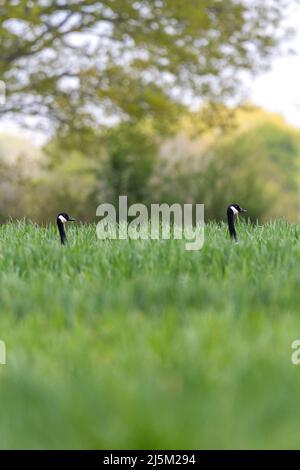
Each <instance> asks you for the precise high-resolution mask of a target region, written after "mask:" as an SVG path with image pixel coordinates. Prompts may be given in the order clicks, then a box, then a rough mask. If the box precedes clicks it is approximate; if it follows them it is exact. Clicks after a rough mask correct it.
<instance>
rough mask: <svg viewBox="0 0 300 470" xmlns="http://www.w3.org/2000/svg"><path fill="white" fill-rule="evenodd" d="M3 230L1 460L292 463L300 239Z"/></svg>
mask: <svg viewBox="0 0 300 470" xmlns="http://www.w3.org/2000/svg"><path fill="white" fill-rule="evenodd" d="M68 229H69V230H68V240H69V244H68V246H66V247H61V246H60V244H59V240H58V234H57V230H56V227H54V226H53V227H50V228H39V227H37V226H34V225H31V224H25V223H23V222H22V223H21V222H20V223H8V224H5V225H3V226H1V228H0V269H1V274H0V275H1V280H0V281H1V282H0V339H1V340H2V341H4V342H5V344H6V355H7V364H6V365H2V366H0V406H1V419H0V446H1V448H26V449H27V448H30V449H31V448H51V449H53V448H99V449H100V448H123V449H125V448H136V449H138V448H147V449H149V448H173V449H174V448H183V449H186V448H200V449H207V448H296V447H299V437H300V428H299V426H300V366H298V367H297V366H295V365H293V364H292V363H291V355H292V349H291V343H292V342H293V341H294V340H296V339H300V227H298V226H297V225H289V224H287V223H286V222H284V221H278V222H274V223H270V224H268V225H265V226H262V227H260V226H252V225H248V224H246V223H240V224H239V226H238V234H239V238H240V243H239V244H238V245H236V244H234V243H232V242H231V241H230V240H229V239H228V236H227V229H226V226H225V225H224V224H223V225H217V224H211V225H207V226H206V230H205V237H206V239H205V244H204V248H203V249H202V250H201V251H198V252H187V251H185V250H184V241H174V240H172V241H150V240H149V241H99V240H97V238H96V231H95V226H92V225H90V226H84V225H82V226H80V225H74V226H72V227H68Z"/></svg>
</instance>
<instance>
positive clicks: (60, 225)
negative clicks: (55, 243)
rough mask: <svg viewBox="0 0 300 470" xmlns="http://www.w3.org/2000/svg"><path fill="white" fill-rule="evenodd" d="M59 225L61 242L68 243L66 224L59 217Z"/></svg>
mask: <svg viewBox="0 0 300 470" xmlns="http://www.w3.org/2000/svg"><path fill="white" fill-rule="evenodd" d="M57 227H58V230H59V235H60V241H61V244H62V245H65V244H66V243H67V237H66V232H65V229H64V224H63V223H62V221H61V220H59V219H58V220H57Z"/></svg>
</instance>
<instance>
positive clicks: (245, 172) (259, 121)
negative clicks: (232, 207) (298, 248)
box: [151, 108, 300, 221]
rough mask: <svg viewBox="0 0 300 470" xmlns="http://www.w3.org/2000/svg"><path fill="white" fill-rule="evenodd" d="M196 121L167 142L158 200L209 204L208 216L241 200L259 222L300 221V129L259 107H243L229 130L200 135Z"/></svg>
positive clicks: (155, 182)
mask: <svg viewBox="0 0 300 470" xmlns="http://www.w3.org/2000/svg"><path fill="white" fill-rule="evenodd" d="M193 125H194V126H195V127H196V128H197V127H198V126H199V125H201V123H200V124H198V123H197V122H195V123H194V124H193ZM193 125H190V126H189V127H188V130H185V131H182V132H181V133H180V134H178V135H177V136H176V137H172V138H170V139H168V140H167V141H166V142H165V143H164V145H163V146H162V149H161V156H160V158H159V159H158V163H157V166H156V169H155V172H154V176H153V178H152V181H151V184H152V186H153V187H152V194H155V196H156V198H157V200H158V201H161V202H163V201H166V202H168V203H172V202H181V203H185V202H193V203H195V202H199V203H204V204H205V214H206V218H207V220H209V219H218V220H219V219H222V218H224V214H225V208H226V206H227V204H230V203H232V202H238V203H240V204H241V205H242V206H245V207H247V209H248V210H249V217H251V218H252V220H254V221H256V220H257V219H258V220H260V221H263V220H267V219H270V218H274V217H286V218H287V219H288V220H289V221H299V214H300V201H299V161H300V134H299V130H296V129H294V128H293V127H291V126H288V125H287V124H286V123H285V122H284V120H283V119H282V118H281V117H280V116H277V115H273V114H270V113H267V112H265V111H262V110H259V109H255V108H253V109H252V112H248V113H246V112H243V111H238V112H237V113H236V127H235V128H233V129H231V130H230V131H227V132H210V133H208V134H206V135H201V137H200V138H199V137H198V138H196V139H195V138H191V135H193V134H194V133H193V129H192V128H193Z"/></svg>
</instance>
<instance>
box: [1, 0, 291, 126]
mask: <svg viewBox="0 0 300 470" xmlns="http://www.w3.org/2000/svg"><path fill="white" fill-rule="evenodd" d="M294 1H296V0H252V1H251V2H249V1H247V0H193V1H188V2H186V1H184V0H136V1H132V0H101V1H95V0H54V1H53V0H35V1H32V0H14V1H13V2H12V1H9V0H7V1H5V0H4V1H2V2H1V3H0V17H1V23H0V41H1V56H0V78H1V79H2V80H4V81H5V82H6V85H7V104H6V106H5V107H2V108H1V109H0V116H1V115H3V114H14V115H15V116H16V117H18V116H20V114H22V115H23V116H24V115H27V116H28V115H30V116H32V117H38V120H33V121H31V122H34V123H35V124H36V123H37V122H38V123H39V125H41V123H42V122H44V124H45V125H46V126H48V125H49V120H50V121H51V122H52V123H54V124H56V125H57V127H59V128H61V127H62V126H64V125H70V126H71V127H72V128H75V129H79V128H80V129H81V128H82V127H85V128H89V127H91V126H93V123H94V121H98V122H99V120H100V121H101V120H102V122H103V118H104V117H105V119H106V120H107V118H108V117H113V119H114V120H115V119H116V118H122V119H132V120H139V119H141V118H143V117H145V116H147V117H152V118H155V122H156V123H157V125H158V129H159V130H160V131H163V130H164V129H165V128H166V127H167V126H169V125H170V123H171V122H172V121H173V119H175V118H176V117H177V116H178V108H184V106H185V105H186V104H187V102H188V101H189V102H191V100H193V99H195V98H197V99H199V98H201V100H208V101H210V100H212V101H218V102H219V101H222V99H223V98H226V97H229V96H231V97H232V96H237V95H238V94H239V91H240V88H241V87H240V86H239V72H240V71H248V72H255V71H257V70H259V69H260V68H262V67H265V66H266V64H267V59H268V57H269V56H270V55H271V54H272V52H273V51H274V50H276V51H277V52H278V44H279V42H280V40H281V39H282V37H283V35H285V33H286V31H285V28H284V27H283V19H284V16H285V12H286V11H287V6H288V5H289V4H290V3H293V2H294ZM188 97H189V99H188ZM215 115H217V116H218V115H219V114H215ZM106 122H107V121H106Z"/></svg>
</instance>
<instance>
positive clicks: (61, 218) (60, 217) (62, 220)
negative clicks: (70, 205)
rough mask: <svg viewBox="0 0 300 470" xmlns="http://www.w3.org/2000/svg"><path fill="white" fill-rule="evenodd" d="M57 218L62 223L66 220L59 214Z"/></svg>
mask: <svg viewBox="0 0 300 470" xmlns="http://www.w3.org/2000/svg"><path fill="white" fill-rule="evenodd" d="M58 218H59V220H60V221H61V222H62V223H63V224H65V223H66V222H67V219H65V218H64V216H63V215H60V216H59V217H58Z"/></svg>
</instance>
